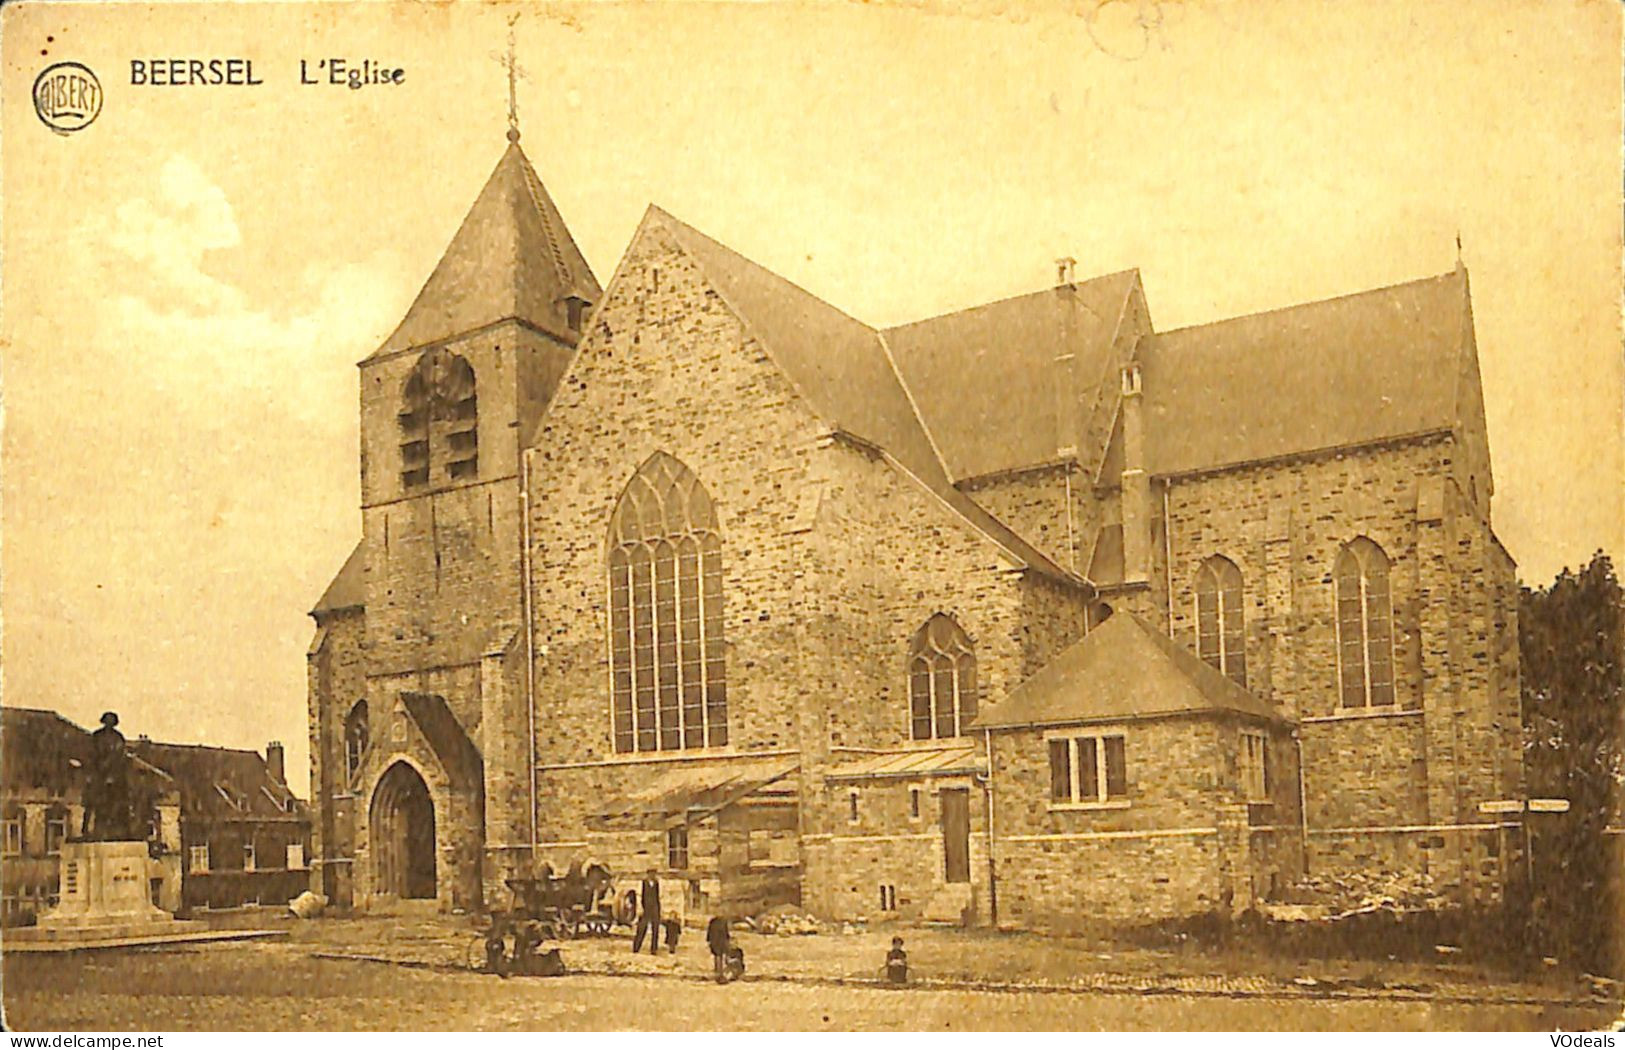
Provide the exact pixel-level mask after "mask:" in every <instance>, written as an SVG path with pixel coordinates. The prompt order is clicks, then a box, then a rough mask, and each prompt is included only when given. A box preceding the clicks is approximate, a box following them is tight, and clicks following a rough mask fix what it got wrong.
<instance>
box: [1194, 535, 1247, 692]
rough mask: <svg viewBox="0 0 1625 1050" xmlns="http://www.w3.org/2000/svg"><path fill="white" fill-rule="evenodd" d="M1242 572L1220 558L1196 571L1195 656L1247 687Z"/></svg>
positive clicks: (1211, 559)
mask: <svg viewBox="0 0 1625 1050" xmlns="http://www.w3.org/2000/svg"><path fill="white" fill-rule="evenodd" d="M1244 599H1245V595H1244V590H1243V587H1242V583H1241V570H1240V569H1238V568H1236V563H1235V562H1233V561H1231V560H1230V559H1229V558H1222V557H1219V556H1217V555H1215V556H1214V557H1211V558H1209V559H1208V560H1207V561H1205V562H1203V563H1202V567H1201V568H1200V569H1198V570H1196V655H1197V656H1200V657H1201V658H1202V659H1204V660H1206V661H1207V662H1208V663H1210V664H1212V665H1213V666H1214V667H1217V668H1218V669H1219V670H1220V671H1221V672H1223V673H1224V674H1226V675H1228V676H1229V677H1230V679H1231V680H1232V681H1234V682H1235V683H1236V684H1237V685H1243V686H1244V685H1246V684H1247V644H1246V641H1247V637H1246V626H1247V622H1246V621H1247V617H1246V611H1245V608H1244V605H1243V602H1244Z"/></svg>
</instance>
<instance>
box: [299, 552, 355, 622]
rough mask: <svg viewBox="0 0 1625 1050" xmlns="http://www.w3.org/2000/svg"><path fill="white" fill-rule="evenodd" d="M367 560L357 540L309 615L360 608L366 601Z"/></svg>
mask: <svg viewBox="0 0 1625 1050" xmlns="http://www.w3.org/2000/svg"><path fill="white" fill-rule="evenodd" d="M366 568H367V562H366V557H365V555H364V554H363V553H362V550H361V543H360V542H359V541H357V543H356V545H355V549H354V550H352V551H351V552H350V556H349V557H348V558H345V559H344V564H343V565H342V566H340V567H339V571H338V575H336V576H334V577H333V581H332V582H331V583H329V584H328V585H327V590H325V591H323V592H322V596H321V598H319V599H318V600H317V602H316V607H315V608H314V609H312V610H310V612H311V615H313V616H314V615H318V614H325V613H333V612H339V611H341V610H344V609H360V608H362V607H363V606H365V605H366V603H367V579H366Z"/></svg>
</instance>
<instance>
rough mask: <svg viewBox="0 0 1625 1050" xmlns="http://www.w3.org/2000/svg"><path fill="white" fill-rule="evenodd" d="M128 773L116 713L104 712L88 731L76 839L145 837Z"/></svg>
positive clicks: (105, 839)
mask: <svg viewBox="0 0 1625 1050" xmlns="http://www.w3.org/2000/svg"><path fill="white" fill-rule="evenodd" d="M132 772H133V767H132V764H131V762H130V756H129V753H128V752H127V751H125V748H124V734H123V733H120V732H119V731H118V715H116V714H114V713H113V712H112V711H108V712H107V713H106V714H104V715H102V727H101V728H100V729H98V730H96V731H95V732H94V733H92V734H90V764H89V765H88V766H87V767H86V770H85V773H86V779H85V793H84V805H85V815H84V819H83V820H81V821H80V824H79V835H80V838H82V839H83V840H85V841H86V842H128V841H131V840H136V841H140V840H144V839H145V838H146V837H147V828H146V824H147V822H146V821H145V820H138V819H137V814H136V808H137V807H136V805H135V802H136V796H137V791H136V789H135V788H136V785H135V783H134V778H133V776H132V775H131V774H132Z"/></svg>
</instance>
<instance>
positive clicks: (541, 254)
mask: <svg viewBox="0 0 1625 1050" xmlns="http://www.w3.org/2000/svg"><path fill="white" fill-rule="evenodd" d="M517 137H518V132H517V129H510V130H509V145H508V148H507V150H505V151H504V152H503V154H502V159H501V160H500V161H498V162H497V166H496V168H495V169H494V170H493V171H492V172H491V177H490V178H489V179H487V180H486V183H485V188H484V189H482V190H481V191H480V194H479V196H478V197H477V198H476V199H475V201H474V205H473V207H471V208H470V209H469V210H468V214H467V215H466V216H465V217H464V219H463V222H462V225H461V226H460V227H459V228H458V230H457V233H456V234H455V235H454V236H453V237H452V239H451V243H450V244H449V245H448V246H447V247H446V250H445V253H444V254H443V255H442V256H441V257H440V261H439V263H437V264H436V265H435V268H434V272H433V273H431V274H430V275H429V279H428V281H426V282H425V283H424V285H423V290H422V291H420V292H419V293H418V296H417V299H416V300H414V301H413V303H412V306H411V308H410V309H409V310H407V312H406V317H405V318H404V319H403V320H402V321H401V323H400V325H399V327H397V328H396V329H395V331H394V333H393V334H392V335H391V336H390V337H389V338H388V339H387V340H385V341H384V345H383V346H381V347H380V348H379V349H378V352H377V354H375V355H374V356H378V355H381V354H388V353H393V352H395V351H397V350H406V349H410V348H413V347H420V346H428V345H430V344H432V343H435V342H439V341H442V340H445V339H449V338H451V337H453V336H456V335H460V334H462V333H464V332H469V331H473V330H474V329H476V328H480V327H482V326H484V325H488V324H492V323H494V322H496V321H502V320H506V319H508V318H519V319H521V320H524V321H527V322H529V323H530V324H533V325H535V326H536V327H538V328H541V329H543V330H545V331H549V332H552V333H554V334H556V335H558V336H559V337H560V338H561V339H564V340H566V341H568V342H572V343H573V342H574V341H575V338H576V333H574V332H573V331H572V330H571V328H570V324H569V322H570V320H571V314H572V311H571V306H570V303H569V300H570V299H572V298H574V299H578V300H581V301H583V302H585V303H588V304H591V303H595V302H597V301H598V298H599V296H600V295H601V294H602V289H601V288H600V287H599V284H598V279H597V278H596V277H594V276H593V272H592V268H591V267H590V266H588V265H587V260H586V259H585V258H584V257H583V256H582V254H581V250H580V249H579V248H577V247H576V243H575V239H574V238H572V237H571V236H570V230H569V227H567V226H566V225H565V224H564V217H563V216H562V215H560V214H559V210H558V207H557V206H556V205H555V204H554V203H553V199H552V198H551V197H550V196H548V193H547V189H546V188H545V187H544V186H543V185H542V180H541V179H540V178H538V177H537V175H536V171H535V169H534V168H532V167H531V165H530V161H529V159H527V158H526V156H525V153H524V151H523V150H522V149H520V147H519V144H518V143H517V142H515V141H513V140H514V139H516V138H517ZM577 310H578V311H579V307H577Z"/></svg>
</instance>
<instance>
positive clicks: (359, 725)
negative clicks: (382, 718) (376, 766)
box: [344, 700, 368, 777]
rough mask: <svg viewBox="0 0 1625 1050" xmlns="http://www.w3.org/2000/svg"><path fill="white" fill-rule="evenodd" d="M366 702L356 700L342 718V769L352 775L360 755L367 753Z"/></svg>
mask: <svg viewBox="0 0 1625 1050" xmlns="http://www.w3.org/2000/svg"><path fill="white" fill-rule="evenodd" d="M367 734H368V727H367V702H366V701H365V700H357V701H356V704H355V706H354V707H352V708H350V713H349V714H348V715H347V716H345V719H344V771H345V775H346V777H354V776H355V772H356V770H358V769H360V768H361V757H362V756H363V755H365V754H366V753H367Z"/></svg>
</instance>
